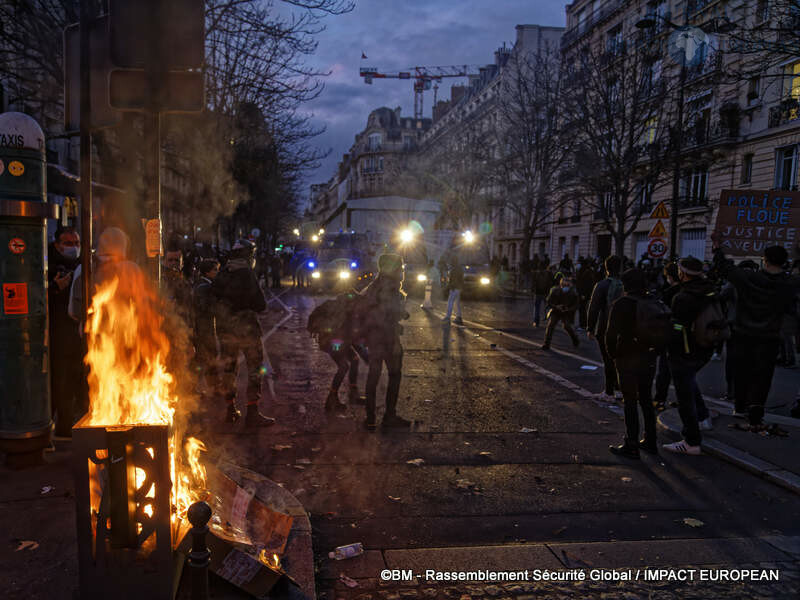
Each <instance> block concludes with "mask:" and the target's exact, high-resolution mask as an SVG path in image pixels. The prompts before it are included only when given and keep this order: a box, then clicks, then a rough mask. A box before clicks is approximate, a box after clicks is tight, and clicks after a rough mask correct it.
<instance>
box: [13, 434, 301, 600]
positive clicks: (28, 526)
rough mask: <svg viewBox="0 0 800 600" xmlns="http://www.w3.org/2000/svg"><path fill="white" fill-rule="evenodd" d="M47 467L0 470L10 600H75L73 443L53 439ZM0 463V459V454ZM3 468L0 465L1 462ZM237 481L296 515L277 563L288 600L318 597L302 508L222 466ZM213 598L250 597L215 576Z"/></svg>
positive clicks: (247, 474)
mask: <svg viewBox="0 0 800 600" xmlns="http://www.w3.org/2000/svg"><path fill="white" fill-rule="evenodd" d="M55 446H56V451H55V452H51V453H48V454H46V455H45V460H46V464H44V465H41V466H39V467H35V468H31V469H25V470H20V471H15V470H10V469H8V468H6V467H5V466H0V480H2V481H3V485H2V486H0V531H3V533H4V538H5V539H4V543H2V544H0V582H2V589H3V594H2V597H3V598H4V600H5V599H8V600H12V599H16V598H19V599H25V600H33V599H39V598H42V599H44V598H47V599H48V600H62V599H63V600H72V599H73V598H77V593H78V591H77V590H78V544H77V541H76V531H75V485H74V482H73V474H72V450H71V447H72V442H55ZM0 458H2V456H1V455H0ZM0 465H2V462H0ZM219 466H220V467H222V468H223V470H224V471H225V472H226V473H228V474H229V475H230V476H231V477H233V478H234V479H235V480H237V481H238V482H240V483H241V482H242V481H244V480H248V481H250V482H252V484H253V485H254V486H255V489H256V496H257V497H258V498H259V499H261V500H262V501H265V502H267V503H268V504H269V505H270V506H273V507H275V508H276V509H277V510H280V511H282V512H286V513H289V514H291V515H293V516H294V523H293V525H292V530H291V533H290V534H289V543H288V544H287V547H286V553H285V554H284V556H283V557H282V565H283V567H284V568H285V569H286V571H287V572H288V573H289V575H291V576H292V577H293V578H294V579H295V581H297V583H298V584H299V585H300V589H297V588H294V587H290V588H289V592H290V596H289V597H291V598H296V599H299V598H305V599H306V600H313V599H314V598H315V581H314V562H313V561H314V558H313V550H312V540H311V523H310V521H309V519H308V516H307V515H306V512H305V510H304V509H303V507H302V505H301V504H300V503H299V502H298V501H297V499H296V498H295V497H294V496H292V495H291V494H290V493H289V492H287V491H286V490H284V489H283V488H280V487H279V486H277V485H276V484H275V483H274V482H272V481H271V480H269V479H267V478H266V477H263V476H262V475H259V474H258V473H255V472H253V471H249V470H247V469H243V468H240V467H237V466H236V465H232V464H230V463H228V464H222V465H219ZM209 583H210V589H211V593H212V594H213V597H214V598H217V599H220V600H224V599H230V600H234V599H239V598H250V596H249V595H248V594H245V593H244V592H242V591H240V590H239V589H238V588H236V587H234V586H232V585H231V584H229V583H228V582H226V581H225V580H223V579H221V578H219V577H217V576H216V575H214V574H213V573H212V574H210V576H209Z"/></svg>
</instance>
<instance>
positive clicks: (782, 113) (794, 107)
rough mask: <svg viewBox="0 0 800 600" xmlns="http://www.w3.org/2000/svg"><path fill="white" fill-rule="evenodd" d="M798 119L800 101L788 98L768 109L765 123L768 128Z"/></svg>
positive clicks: (799, 116)
mask: <svg viewBox="0 0 800 600" xmlns="http://www.w3.org/2000/svg"><path fill="white" fill-rule="evenodd" d="M798 119H800V102H798V100H796V99H794V98H790V99H788V100H784V101H783V102H781V103H780V104H778V105H777V106H773V107H772V108H770V109H769V118H768V122H767V125H768V126H769V127H770V128H772V127H780V126H781V125H786V124H787V123H791V122H793V121H797V120H798Z"/></svg>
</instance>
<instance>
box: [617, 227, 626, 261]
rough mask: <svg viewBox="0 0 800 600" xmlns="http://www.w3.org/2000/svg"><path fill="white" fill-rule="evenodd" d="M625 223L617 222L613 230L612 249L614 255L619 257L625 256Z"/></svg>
mask: <svg viewBox="0 0 800 600" xmlns="http://www.w3.org/2000/svg"><path fill="white" fill-rule="evenodd" d="M626 237H627V236H626V235H625V224H624V223H622V224H618V225H617V230H616V231H615V232H614V249H615V251H616V255H617V256H619V257H620V258H621V257H623V256H625V238H626Z"/></svg>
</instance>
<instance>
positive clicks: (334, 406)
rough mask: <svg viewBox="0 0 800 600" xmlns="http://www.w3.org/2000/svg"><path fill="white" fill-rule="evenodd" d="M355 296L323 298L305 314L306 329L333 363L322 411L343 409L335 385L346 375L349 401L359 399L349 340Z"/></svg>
mask: <svg viewBox="0 0 800 600" xmlns="http://www.w3.org/2000/svg"><path fill="white" fill-rule="evenodd" d="M358 298H359V296H358V293H357V292H356V291H355V290H351V291H350V292H347V293H345V294H341V295H339V296H337V297H336V298H332V299H330V300H326V301H325V302H323V303H322V304H320V305H319V306H317V307H316V308H315V309H314V310H313V311H312V312H311V314H310V315H309V316H308V325H307V329H308V331H309V333H310V334H311V336H312V337H314V338H316V340H317V344H318V345H319V349H320V350H322V351H323V352H324V353H325V354H327V355H328V356H330V357H331V359H332V360H333V362H334V363H336V373H335V374H334V376H333V381H331V387H330V390H329V391H328V397H327V398H326V400H325V410H326V411H338V412H343V411H345V410H347V406H348V405H347V403H346V402H342V401H340V400H339V387H340V386H341V385H342V381H344V377H345V375H348V382H349V388H348V396H349V398H350V403H351V404H357V403H358V402H359V399H360V397H359V395H358V353H357V349H356V347H355V346H354V342H353V317H354V313H355V309H356V302H357V299H358Z"/></svg>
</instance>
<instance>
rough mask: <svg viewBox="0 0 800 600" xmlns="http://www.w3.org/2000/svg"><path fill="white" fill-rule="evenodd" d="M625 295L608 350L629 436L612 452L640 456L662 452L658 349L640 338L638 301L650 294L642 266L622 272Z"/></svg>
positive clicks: (611, 324)
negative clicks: (655, 390) (654, 391)
mask: <svg viewBox="0 0 800 600" xmlns="http://www.w3.org/2000/svg"><path fill="white" fill-rule="evenodd" d="M621 279H622V285H623V287H624V290H625V295H624V296H622V297H621V298H619V299H618V300H617V301H616V302H614V305H613V306H612V307H611V313H610V314H609V317H608V327H607V329H606V350H607V352H608V355H609V356H610V357H611V358H612V359H614V364H615V365H616V368H617V375H618V377H619V386H620V389H621V390H622V398H623V400H624V402H625V431H626V434H625V440H624V441H623V443H622V444H621V445H619V446H610V447H609V450H610V451H611V452H612V454H617V455H619V456H624V457H626V458H634V459H637V458H639V449H640V448H642V449H644V450H645V451H647V452H649V453H651V454H658V446H657V445H656V413H655V409H654V408H653V401H652V398H651V395H650V390H651V387H652V385H653V375H654V374H655V370H656V353H655V351H653V350H652V349H650V348H648V347H647V346H645V345H643V344H642V343H640V342H639V340H638V339H637V337H636V336H637V333H636V332H637V323H636V314H637V305H638V303H639V302H642V301H645V299H646V298H648V297H649V294H648V292H647V277H646V275H645V273H644V271H642V270H641V269H629V270H627V271H625V272H624V273H623V274H622V277H621ZM639 407H641V409H642V417H643V418H644V439H642V440H639Z"/></svg>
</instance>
